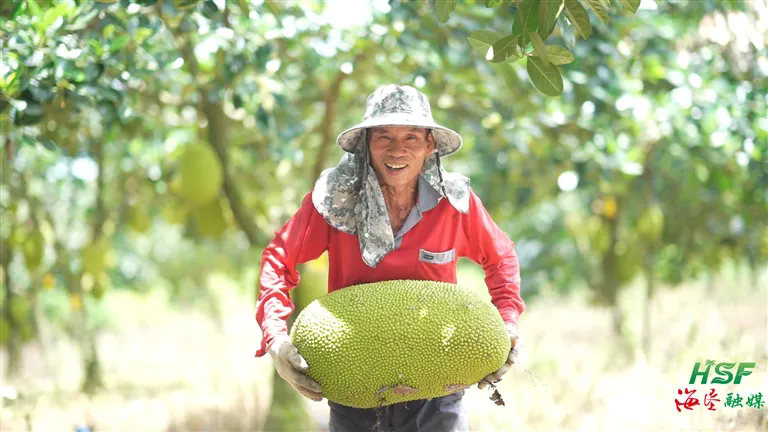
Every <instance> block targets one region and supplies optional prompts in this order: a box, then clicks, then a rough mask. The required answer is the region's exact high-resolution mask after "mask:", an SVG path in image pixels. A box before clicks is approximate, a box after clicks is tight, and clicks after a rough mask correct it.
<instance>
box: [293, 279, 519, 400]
mask: <svg viewBox="0 0 768 432" xmlns="http://www.w3.org/2000/svg"><path fill="white" fill-rule="evenodd" d="M291 338H292V340H293V344H294V345H295V346H296V348H297V349H298V351H299V353H300V354H301V355H302V356H303V357H304V359H305V360H306V361H307V364H308V365H309V369H308V371H307V375H309V376H310V377H311V378H312V379H314V380H315V381H317V382H318V384H320V386H321V387H322V389H323V396H325V397H326V398H327V399H328V400H329V401H333V402H336V403H339V404H342V405H346V406H350V407H355V408H374V407H381V406H386V405H391V404H394V403H399V402H405V401H410V400H416V399H430V398H435V397H440V396H445V395H448V394H451V393H453V392H455V391H457V390H458V389H459V388H463V387H469V386H471V385H473V384H475V383H477V382H479V381H480V380H481V379H483V378H484V377H485V376H486V375H488V374H489V373H492V372H495V371H496V370H498V369H499V368H500V367H501V366H503V365H504V362H505V361H506V359H507V356H508V354H509V350H510V348H511V345H510V340H509V336H508V335H507V331H506V328H505V325H504V321H503V320H502V318H501V315H500V314H499V311H498V310H497V309H496V307H495V306H494V305H493V304H491V302H489V301H488V300H486V299H485V298H483V297H481V296H479V295H477V294H476V293H474V292H473V291H471V290H468V289H465V288H462V287H460V286H458V285H455V284H450V283H445V282H434V281H412V280H394V281H386V282H377V283H370V284H361V285H355V286H350V287H347V288H344V289H341V290H337V291H334V292H332V293H329V294H326V295H325V296H323V297H321V298H319V299H317V300H315V301H314V302H312V303H310V304H309V305H308V306H307V307H306V308H305V309H304V310H303V311H302V312H301V313H300V314H299V316H298V317H297V318H296V321H295V322H294V324H293V327H292V329H291ZM398 385H404V386H408V387H412V388H415V389H417V390H418V391H416V392H415V393H410V394H399V393H395V392H393V391H392V389H393V388H395V387H396V386H398ZM446 386H452V389H453V390H446V388H445V387H446Z"/></svg>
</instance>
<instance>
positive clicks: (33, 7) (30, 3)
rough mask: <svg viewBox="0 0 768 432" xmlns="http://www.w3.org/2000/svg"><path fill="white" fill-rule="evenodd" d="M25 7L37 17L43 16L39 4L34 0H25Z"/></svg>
mask: <svg viewBox="0 0 768 432" xmlns="http://www.w3.org/2000/svg"><path fill="white" fill-rule="evenodd" d="M27 9H29V12H31V13H32V15H33V16H36V17H37V18H38V19H42V18H43V10H42V9H40V5H38V4H37V2H36V1H35V0H27Z"/></svg>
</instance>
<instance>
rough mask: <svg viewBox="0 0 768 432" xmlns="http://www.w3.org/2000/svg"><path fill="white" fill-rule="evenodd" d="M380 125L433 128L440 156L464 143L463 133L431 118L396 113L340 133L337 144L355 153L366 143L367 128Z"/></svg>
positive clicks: (447, 153) (454, 150)
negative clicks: (460, 133) (359, 146)
mask: <svg viewBox="0 0 768 432" xmlns="http://www.w3.org/2000/svg"><path fill="white" fill-rule="evenodd" d="M379 126H412V127H422V128H428V129H432V135H433V136H434V137H435V145H436V146H437V150H438V153H439V155H440V157H444V156H448V155H451V154H453V153H456V152H457V151H458V150H459V149H460V148H461V145H462V144H463V140H462V138H461V135H459V134H458V133H456V132H455V131H453V130H451V129H449V128H447V127H445V126H441V125H439V124H437V123H435V122H434V121H432V120H430V119H426V118H421V117H418V116H413V115H411V114H394V115H387V116H379V117H376V118H372V119H368V120H365V121H363V122H362V123H360V124H357V125H355V126H353V127H351V128H349V129H347V130H345V131H344V132H342V133H341V134H339V136H338V138H336V144H338V146H339V147H341V148H342V149H343V150H344V151H347V152H350V153H354V152H355V149H356V148H357V146H358V145H361V144H362V145H365V129H366V128H371V127H379Z"/></svg>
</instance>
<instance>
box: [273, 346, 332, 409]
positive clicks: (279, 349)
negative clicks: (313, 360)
mask: <svg viewBox="0 0 768 432" xmlns="http://www.w3.org/2000/svg"><path fill="white" fill-rule="evenodd" d="M269 355H270V356H271V357H272V362H273V363H274V364H275V369H276V370H277V374H278V375H280V377H281V378H282V379H284V380H285V381H286V382H287V383H288V384H290V385H291V387H293V388H294V389H296V391H297V392H299V393H301V394H302V395H304V397H306V398H308V399H312V400H313V401H316V402H320V401H321V400H323V394H322V389H321V388H320V384H318V383H317V382H316V381H314V380H313V379H312V378H310V377H308V376H307V375H306V372H307V368H309V365H308V364H307V361H306V360H304V357H302V356H301V354H299V351H298V350H297V349H296V347H295V346H294V345H293V343H292V342H291V338H290V337H289V336H287V335H282V336H278V337H277V338H276V339H275V340H274V341H273V342H272V345H271V346H270V347H269Z"/></svg>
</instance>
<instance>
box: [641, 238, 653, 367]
mask: <svg viewBox="0 0 768 432" xmlns="http://www.w3.org/2000/svg"><path fill="white" fill-rule="evenodd" d="M643 268H644V270H645V301H644V304H643V355H645V357H646V358H649V357H650V355H651V340H652V334H651V305H652V302H653V295H654V289H655V286H654V283H655V279H654V275H653V252H651V251H649V252H648V253H647V254H646V257H645V265H644V267H643Z"/></svg>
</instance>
